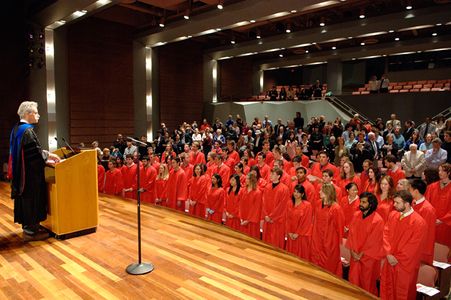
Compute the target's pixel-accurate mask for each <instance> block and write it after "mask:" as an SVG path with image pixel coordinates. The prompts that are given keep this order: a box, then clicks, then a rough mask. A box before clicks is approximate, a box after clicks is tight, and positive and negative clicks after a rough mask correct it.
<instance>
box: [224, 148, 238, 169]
mask: <svg viewBox="0 0 451 300" xmlns="http://www.w3.org/2000/svg"><path fill="white" fill-rule="evenodd" d="M239 162H240V155H239V154H238V152H236V151H235V150H233V151H232V152H230V153H228V154H227V159H226V161H225V162H224V163H225V164H226V165H227V166H228V167H229V168H230V170H233V172H232V173H235V170H234V167H235V165H236V164H237V163H239Z"/></svg>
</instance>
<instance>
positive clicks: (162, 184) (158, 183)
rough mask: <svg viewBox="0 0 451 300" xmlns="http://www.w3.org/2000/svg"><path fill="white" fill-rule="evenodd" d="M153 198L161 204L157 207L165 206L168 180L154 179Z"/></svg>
mask: <svg viewBox="0 0 451 300" xmlns="http://www.w3.org/2000/svg"><path fill="white" fill-rule="evenodd" d="M155 197H156V199H158V200H161V202H159V203H157V204H159V205H163V206H167V199H168V180H167V179H162V178H158V177H157V178H156V179H155Z"/></svg>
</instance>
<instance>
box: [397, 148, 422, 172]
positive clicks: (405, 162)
mask: <svg viewBox="0 0 451 300" xmlns="http://www.w3.org/2000/svg"><path fill="white" fill-rule="evenodd" d="M417 147H418V146H417V145H416V144H410V146H409V151H407V152H406V153H404V155H403V157H402V159H401V166H402V169H403V170H404V172H405V173H406V178H421V175H422V174H423V171H424V170H425V169H426V159H425V156H424V153H423V152H421V151H418V149H417Z"/></svg>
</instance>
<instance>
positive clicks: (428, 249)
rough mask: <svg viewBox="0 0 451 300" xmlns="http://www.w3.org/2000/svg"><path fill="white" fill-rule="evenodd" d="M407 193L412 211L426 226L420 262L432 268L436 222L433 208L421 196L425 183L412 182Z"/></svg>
mask: <svg viewBox="0 0 451 300" xmlns="http://www.w3.org/2000/svg"><path fill="white" fill-rule="evenodd" d="M409 191H410V194H412V197H413V205H412V206H413V209H414V210H415V211H416V212H417V213H418V214H419V215H420V216H421V217H422V218H423V219H424V221H425V222H426V225H427V232H428V234H427V235H426V240H425V244H424V246H423V248H422V250H423V251H422V254H421V261H422V262H423V263H425V264H428V265H431V266H432V260H433V258H434V244H435V222H436V221H437V215H436V213H435V208H434V207H433V206H432V205H431V203H429V201H428V200H426V199H425V198H424V196H423V195H424V193H425V192H426V182H424V181H423V180H421V179H415V180H413V181H412V182H411V184H410V187H409Z"/></svg>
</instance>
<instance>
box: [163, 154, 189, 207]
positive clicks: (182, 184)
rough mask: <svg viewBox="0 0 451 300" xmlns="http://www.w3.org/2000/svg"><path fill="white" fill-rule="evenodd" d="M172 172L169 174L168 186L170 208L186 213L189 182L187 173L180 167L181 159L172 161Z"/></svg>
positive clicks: (177, 158)
mask: <svg viewBox="0 0 451 300" xmlns="http://www.w3.org/2000/svg"><path fill="white" fill-rule="evenodd" d="M171 164H172V170H171V171H170V172H169V179H168V185H167V193H168V206H169V207H170V208H173V209H177V210H179V211H185V201H186V199H187V197H188V182H187V180H186V175H185V171H183V169H182V168H181V167H180V164H181V159H180V158H179V157H176V158H174V159H173V160H171Z"/></svg>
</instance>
